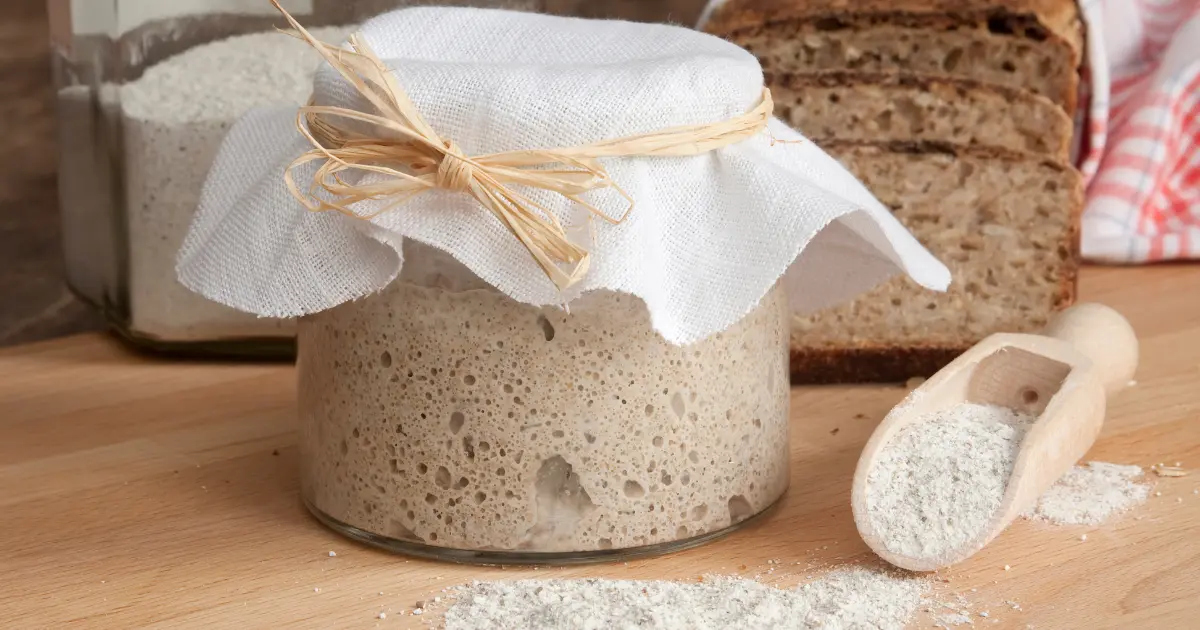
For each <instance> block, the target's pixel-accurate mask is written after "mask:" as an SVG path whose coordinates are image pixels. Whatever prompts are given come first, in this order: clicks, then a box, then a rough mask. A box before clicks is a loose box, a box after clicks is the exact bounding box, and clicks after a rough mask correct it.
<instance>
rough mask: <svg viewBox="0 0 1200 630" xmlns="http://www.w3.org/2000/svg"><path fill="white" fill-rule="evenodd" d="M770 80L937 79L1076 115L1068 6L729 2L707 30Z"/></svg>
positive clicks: (1074, 50) (1063, 1)
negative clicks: (858, 74) (1019, 96)
mask: <svg viewBox="0 0 1200 630" xmlns="http://www.w3.org/2000/svg"><path fill="white" fill-rule="evenodd" d="M705 30H707V31H708V32H710V33H714V34H717V35H721V36H723V37H725V38H727V39H729V40H731V41H733V42H735V43H737V44H739V45H741V46H743V47H744V48H746V49H747V50H749V51H750V52H752V53H754V54H755V55H756V56H758V57H759V59H760V61H761V62H762V65H763V69H764V70H765V71H766V72H767V73H768V74H775V75H783V74H792V73H811V72H819V71H823V70H858V71H862V72H897V71H901V72H911V73H918V74H942V75H950V76H960V77H965V78H971V79H975V80H977V81H981V82H985V83H994V84H997V85H1006V86H1011V87H1015V88H1022V89H1027V90H1030V91H1032V92H1035V93H1037V94H1041V95H1043V96H1045V97H1047V98H1049V99H1050V100H1051V101H1054V102H1055V103H1057V104H1059V105H1060V106H1062V107H1063V109H1064V110H1065V111H1066V112H1067V113H1068V114H1072V115H1073V114H1074V112H1075V106H1076V99H1077V94H1076V92H1077V90H1078V87H1079V76H1078V68H1079V66H1080V62H1081V59H1082V51H1083V27H1082V24H1081V21H1080V17H1079V11H1078V7H1076V5H1075V2H1074V0H729V1H728V2H726V3H724V4H723V5H721V6H720V7H718V8H717V9H716V10H715V11H714V12H713V14H712V15H711V17H710V18H709V20H708V21H707V22H706V23H705Z"/></svg>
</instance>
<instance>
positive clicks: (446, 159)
mask: <svg viewBox="0 0 1200 630" xmlns="http://www.w3.org/2000/svg"><path fill="white" fill-rule="evenodd" d="M474 178H475V167H473V166H471V163H470V162H468V161H467V159H466V156H464V155H463V152H462V151H461V150H459V148H458V145H457V144H455V143H454V141H453V140H447V141H446V155H444V156H443V157H442V163H441V164H439V165H438V170H437V179H436V180H434V183H436V184H437V187H438V188H445V189H446V190H453V191H455V192H467V191H469V190H470V189H471V180H472V179H474Z"/></svg>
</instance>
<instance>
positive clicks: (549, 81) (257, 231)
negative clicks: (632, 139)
mask: <svg viewBox="0 0 1200 630" xmlns="http://www.w3.org/2000/svg"><path fill="white" fill-rule="evenodd" d="M361 33H362V37H363V39H364V41H365V42H366V43H367V44H368V45H369V46H370V47H371V49H372V50H373V51H374V52H375V53H376V54H377V55H379V56H380V57H381V58H383V59H384V60H385V61H387V63H388V64H389V66H390V67H391V68H392V69H393V70H394V72H395V74H396V76H397V78H398V79H399V81H400V84H401V85H402V86H404V89H405V90H406V91H407V92H408V94H409V96H410V97H411V98H412V101H413V102H414V103H415V105H416V107H417V108H418V110H419V111H421V112H422V114H423V115H424V117H425V119H426V120H427V121H428V122H429V123H430V124H431V125H432V127H433V128H434V129H436V130H437V131H438V133H439V134H440V135H441V136H442V137H444V138H450V139H453V140H454V141H456V142H457V143H458V144H459V145H460V146H461V147H462V150H463V151H464V153H465V154H466V155H478V154H484V153H495V152H502V151H510V150H518V149H537V148H556V147H569V146H575V145H582V144H588V143H592V142H596V141H600V140H607V139H612V138H618V137H624V136H629V135H633V134H639V133H644V132H650V131H655V130H659V129H665V128H668V127H674V126H679V125H689V124H698V123H706V122H716V121H721V120H725V119H728V118H730V117H733V116H736V115H738V114H741V113H743V112H746V111H747V110H749V109H751V108H753V107H754V105H756V104H757V102H758V101H759V98H760V95H761V92H762V86H763V76H762V70H761V68H760V66H759V64H758V62H757V60H756V59H755V58H754V56H752V55H751V54H750V53H748V52H746V51H744V50H742V49H740V48H738V47H737V46H735V45H733V44H731V43H728V42H726V41H723V40H721V39H719V38H717V37H713V36H710V35H706V34H703V33H700V32H697V31H692V30H689V29H685V28H680V27H675V26H668V25H654V24H639V23H630V22H618V21H595V20H583V19H576V18H561V17H552V16H545V15H537V14H532V13H519V12H507V11H498V10H487V9H468V8H411V9H403V10H399V11H395V12H391V13H387V14H384V15H382V16H380V17H378V18H375V19H374V20H372V21H370V22H368V23H366V24H365V25H364V26H363V27H362V31H361ZM280 37H285V35H280ZM314 95H315V100H316V102H317V103H318V104H337V105H342V106H351V107H359V108H361V107H362V103H361V100H360V97H359V96H358V95H357V94H356V93H354V91H353V89H352V88H351V87H350V85H349V84H348V83H346V82H345V81H344V80H343V79H342V78H341V77H340V76H338V75H337V74H336V73H335V72H334V71H333V70H332V68H330V67H328V65H327V64H326V65H325V67H324V68H323V69H322V70H321V71H320V72H319V73H318V76H317V78H316V82H315V92H314ZM295 117H296V110H295V108H294V107H292V108H281V109H274V110H257V111H254V112H251V113H250V114H248V115H246V116H245V117H244V118H243V119H242V120H241V121H239V122H238V123H237V124H236V125H235V126H234V127H233V128H232V129H231V131H230V133H229V135H228V137H227V139H226V141H225V143H224V145H223V147H222V149H221V151H220V154H219V155H218V158H217V160H216V163H215V165H214V166H213V169H212V171H211V173H210V175H209V179H208V182H207V185H206V188H205V190H204V194H203V197H202V201H201V205H200V208H199V211H198V214H197V216H196V219H195V221H194V224H193V225H192V228H191V232H190V233H189V235H188V238H187V240H186V242H185V243H184V246H183V248H182V250H181V252H180V258H179V265H178V272H179V277H180V280H181V281H182V282H183V283H184V284H185V285H186V286H188V287H190V288H191V289H193V290H194V291H197V292H198V293H200V294H202V295H204V296H206V297H208V298H210V299H212V300H215V301H217V302H220V303H222V304H226V305H228V306H231V307H234V308H237V309H240V310H244V311H248V312H251V313H257V314H259V315H262V316H271V317H295V316H300V315H304V314H308V313H314V312H318V311H322V310H325V309H328V308H331V307H334V306H336V305H338V304H341V303H344V302H347V301H350V300H354V299H357V298H360V297H363V296H366V295H369V294H371V293H373V292H375V291H378V290H380V289H382V288H383V287H385V286H387V285H388V283H389V282H391V281H392V280H393V279H394V278H396V276H397V275H398V273H399V270H400V268H401V266H402V264H403V254H402V252H403V246H402V244H403V240H404V239H405V238H411V239H417V240H418V241H421V242H423V243H426V244H429V245H432V246H434V247H437V248H440V249H442V250H445V251H447V252H449V253H450V254H451V255H453V256H454V257H455V258H456V259H458V260H459V261H460V262H461V263H463V264H464V265H465V266H466V267H467V268H469V269H470V270H471V271H472V272H474V273H475V274H477V275H478V276H479V277H480V278H482V279H483V280H485V281H487V282H488V283H490V284H491V285H493V286H495V287H496V288H497V289H499V290H500V291H503V292H504V293H506V294H507V295H509V296H510V297H512V298H513V299H514V300H518V301H521V302H524V303H528V304H534V305H561V304H567V303H569V302H570V300H571V299H573V298H574V297H577V296H578V295H579V294H580V293H582V292H585V291H592V290H598V289H609V290H615V291H622V292H626V293H630V294H633V295H636V296H638V297H640V298H642V299H643V300H644V301H645V302H646V304H647V305H648V308H649V311H650V313H651V316H652V320H653V324H654V326H655V328H656V330H658V331H659V332H660V333H661V334H662V335H663V337H664V338H666V339H667V340H669V341H671V342H674V343H678V344H684V343H690V342H693V341H697V340H700V339H703V338H704V337H707V336H709V335H711V334H713V333H716V332H719V331H721V330H723V329H725V328H726V327H728V326H730V325H731V324H733V323H734V322H736V321H738V320H739V319H740V318H741V317H742V316H743V315H745V314H746V313H748V312H749V311H750V310H751V309H753V308H754V306H755V305H756V304H757V303H758V301H759V299H760V298H762V296H763V295H765V293H766V292H767V291H768V290H769V289H770V288H771V287H772V286H773V285H774V284H775V283H776V281H780V280H781V279H782V282H783V284H784V285H785V288H786V290H787V291H788V293H789V295H790V296H791V297H790V299H791V300H792V303H793V305H794V307H795V309H796V311H797V312H808V311H812V310H814V309H818V308H822V307H826V306H830V305H833V304H836V303H838V302H841V301H844V300H847V299H850V298H852V297H854V296H855V295H857V294H858V293H861V292H862V291H864V290H867V289H869V288H870V287H872V286H874V285H875V284H878V283H879V282H882V281H883V280H885V279H887V278H888V277H890V276H892V275H894V274H895V273H896V272H898V271H904V272H907V273H908V274H909V275H910V276H911V277H912V278H913V279H914V280H915V281H917V282H918V283H920V284H921V285H924V286H925V287H928V288H931V289H935V290H944V289H945V287H946V286H947V285H948V284H949V281H950V277H949V271H948V270H947V269H946V268H945V267H944V266H943V265H942V264H941V263H939V262H938V261H937V260H936V259H934V258H933V257H932V256H931V255H930V254H929V253H928V252H927V251H926V250H925V249H924V248H922V247H921V245H920V244H918V243H917V241H916V240H915V239H914V238H913V237H912V235H911V234H909V233H908V232H907V231H906V230H905V229H904V227H903V226H901V225H900V223H899V222H897V221H896V220H895V219H894V218H893V217H892V215H891V213H890V212H889V211H888V209H887V208H885V207H884V206H883V205H882V204H880V203H879V202H878V201H877V200H876V199H875V198H874V197H873V196H872V195H871V194H870V193H869V192H867V190H866V189H865V188H864V187H863V186H862V185H861V184H860V183H859V182H858V181H857V180H856V179H855V178H854V177H853V176H851V175H850V174H849V173H848V172H847V171H846V170H845V169H843V168H842V167H841V166H840V165H839V164H838V163H837V162H836V161H835V160H833V159H832V158H831V157H829V156H828V155H827V154H825V153H824V152H823V151H821V150H820V149H818V148H817V147H816V146H814V145H813V144H812V143H811V142H808V141H804V139H803V138H802V136H800V135H799V134H798V133H796V132H795V131H793V130H791V129H789V128H788V127H787V126H785V125H784V124H783V123H781V122H779V121H778V120H773V121H772V123H771V125H770V128H769V133H762V134H760V135H758V136H756V137H754V138H751V139H749V140H746V141H744V142H741V143H738V144H735V145H731V146H729V147H726V148H723V149H720V150H717V151H713V152H710V153H707V154H703V155H698V156H695V157H686V158H618V159H608V160H605V162H604V163H605V165H606V166H607V168H608V169H609V172H610V173H611V175H612V177H613V179H614V180H615V181H616V182H617V183H618V184H619V185H620V186H621V187H622V188H623V189H624V190H626V191H627V192H628V193H630V195H631V196H632V197H633V198H634V199H635V200H636V207H635V208H634V210H633V212H632V214H631V215H630V216H629V218H628V220H626V221H625V222H624V223H622V224H620V225H616V226H612V225H608V224H606V223H603V222H599V221H597V222H596V223H595V239H594V241H593V242H591V243H590V251H591V252H592V255H593V256H592V258H593V260H592V264H591V270H590V272H589V273H588V274H587V276H585V277H584V279H583V280H582V281H581V282H580V283H579V284H577V285H576V286H574V287H572V288H571V289H569V290H568V291H567V292H566V293H565V294H564V293H560V292H559V291H558V290H557V289H556V288H555V286H554V284H553V283H552V282H551V281H550V280H549V279H548V278H547V277H546V276H545V275H544V274H543V272H542V271H541V270H540V269H539V268H538V267H537V265H536V263H534V261H533V259H532V258H531V257H530V255H529V253H528V252H527V251H526V250H525V249H524V248H523V247H522V246H521V244H520V243H519V241H518V240H517V239H516V238H515V237H514V236H513V235H512V234H511V233H509V232H508V231H507V230H505V229H504V227H503V226H501V224H500V223H499V222H498V221H497V220H496V219H495V218H494V217H493V216H492V215H491V214H490V213H488V212H487V211H486V210H484V209H483V208H482V207H481V206H479V205H478V204H477V203H476V202H475V201H474V200H473V199H471V198H470V197H469V196H468V195H466V194H460V193H452V192H447V191H441V190H437V191H431V192H428V193H424V194H420V195H418V196H416V197H415V198H413V199H412V200H410V201H409V202H407V203H405V204H403V205H402V206H400V207H397V208H395V209H393V210H390V211H388V212H386V213H383V214H381V215H379V216H378V217H376V218H374V219H371V220H370V221H366V220H361V219H354V218H350V217H346V216H343V215H341V214H338V213H336V212H324V213H313V212H309V211H307V210H305V209H304V208H303V207H302V206H301V205H300V204H299V203H298V202H296V201H295V200H294V199H293V198H292V197H291V196H290V194H289V193H288V191H287V189H286V187H285V185H284V182H283V179H282V174H283V172H284V169H285V167H286V166H287V165H288V164H289V163H290V162H291V161H292V160H293V159H295V158H296V157H298V156H299V155H300V154H302V153H303V152H305V151H306V150H307V149H309V148H310V147H309V146H308V145H307V144H306V141H305V140H304V139H303V137H302V136H301V135H300V134H299V132H298V131H297V130H296V129H295V127H294V125H295ZM772 136H773V137H774V139H778V140H789V141H800V142H798V143H782V142H774V141H773V138H772ZM315 168H316V167H315V165H310V167H308V168H306V169H301V170H298V171H297V172H296V177H297V181H299V182H301V183H302V185H303V184H304V183H305V182H307V181H311V175H312V173H313V172H314V171H315ZM522 192H524V193H526V194H528V195H529V196H531V197H532V198H533V199H535V200H537V201H538V202H540V203H542V204H544V205H545V206H546V207H548V208H550V209H551V210H552V211H553V212H555V213H556V214H557V216H558V217H559V218H560V219H561V220H562V221H564V222H567V223H571V222H575V223H578V222H579V219H580V211H579V208H578V207H572V204H571V203H570V202H569V201H567V200H566V199H563V198H562V197H559V196H557V195H554V194H550V193H545V192H542V191H529V190H523V191H522ZM589 200H593V201H594V202H595V203H596V204H597V205H598V206H599V207H600V208H601V209H603V210H604V211H605V212H606V213H607V214H608V215H609V216H614V217H615V216H619V215H620V214H621V212H622V211H623V210H624V208H625V204H626V202H625V201H624V200H623V199H622V198H621V197H620V195H618V194H617V193H615V192H613V191H611V190H609V191H603V190H602V191H597V192H595V193H591V195H590V197H589ZM379 203H383V202H379ZM374 208H378V206H377V205H374V203H373V202H367V203H363V204H360V206H359V207H358V210H359V211H360V212H361V213H363V214H366V213H370V212H372V211H373V209H374Z"/></svg>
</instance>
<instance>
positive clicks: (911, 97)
mask: <svg viewBox="0 0 1200 630" xmlns="http://www.w3.org/2000/svg"><path fill="white" fill-rule="evenodd" d="M768 84H769V86H770V88H771V93H772V95H773V96H774V97H775V102H776V103H777V107H778V110H777V111H778V115H779V116H780V117H781V118H783V119H784V120H786V121H787V122H788V123H789V124H790V125H791V126H792V127H795V128H796V129H798V130H800V131H801V132H802V133H804V134H805V135H806V136H808V137H809V138H812V139H813V140H814V141H815V142H816V143H817V144H818V145H820V144H822V143H823V142H824V141H826V140H832V139H836V140H852V141H854V140H860V141H865V140H874V141H896V140H902V141H909V140H931V141H941V142H950V143H954V144H963V145H981V146H994V147H1000V148H1003V149H1011V150H1014V151H1027V152H1030V153H1036V154H1039V155H1046V156H1049V157H1053V158H1057V159H1059V160H1062V161H1064V162H1065V161H1067V160H1068V159H1069V156H1070V151H1071V132H1072V125H1071V119H1070V118H1069V117H1067V115H1066V113H1065V112H1063V110H1062V109H1061V108H1059V107H1058V106H1056V105H1055V104H1054V103H1052V102H1051V101H1050V100H1048V99H1046V98H1045V97H1042V96H1038V95H1036V94H1032V93H1030V92H1027V91H1025V90H1018V89H1014V88H1007V87H1001V86H991V85H986V84H982V83H979V82H977V81H968V80H965V79H939V78H933V77H929V76H915V75H902V74H879V73H875V74H872V73H861V72H823V73H819V74H811V75H802V74H801V75H798V74H788V75H782V76H770V77H768Z"/></svg>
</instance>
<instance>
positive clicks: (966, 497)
mask: <svg viewBox="0 0 1200 630" xmlns="http://www.w3.org/2000/svg"><path fill="white" fill-rule="evenodd" d="M1035 419H1036V418H1035V417H1034V416H1031V415H1028V414H1022V413H1018V412H1015V411H1013V410H1011V409H1007V408H1004V407H997V406H991V405H978V404H969V403H967V404H960V405H957V406H954V407H951V408H949V409H944V410H941V411H937V412H934V413H931V414H928V415H926V416H923V417H921V418H919V419H917V420H916V421H915V422H913V423H912V424H910V425H908V426H906V427H904V428H903V429H901V430H900V431H899V432H898V433H897V434H896V435H895V436H894V437H893V438H892V439H891V441H890V442H889V443H888V444H887V445H886V446H885V447H884V449H883V452H882V453H881V455H880V457H879V460H878V461H877V462H876V463H875V466H874V467H873V468H872V469H871V471H870V472H869V473H868V475H867V490H866V495H867V496H866V502H867V518H868V519H869V520H870V523H871V527H872V529H874V531H875V535H876V536H878V538H879V539H880V541H881V542H882V544H883V546H884V547H885V548H886V549H887V550H888V551H890V552H892V553H895V554H901V555H904V556H907V557H911V558H923V559H938V558H943V557H945V556H947V555H950V554H953V553H954V552H955V551H956V550H958V549H960V548H962V547H963V546H964V545H968V544H970V543H971V542H972V541H974V540H975V539H976V538H977V537H978V536H979V535H980V534H981V533H983V531H984V530H985V529H986V528H987V525H988V523H989V522H990V521H991V519H992V518H993V516H994V515H995V514H996V511H997V510H998V509H999V508H1000V504H1001V502H1002V501H1003V499H1004V492H1005V489H1006V487H1007V486H1008V479H1009V477H1010V476H1011V475H1012V470H1013V464H1014V463H1015V461H1016V457H1017V451H1018V450H1019V448H1020V445H1021V440H1022V439H1023V438H1024V437H1025V433H1026V431H1027V430H1028V429H1029V427H1030V426H1031V425H1032V423H1033V421H1034V420H1035Z"/></svg>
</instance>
